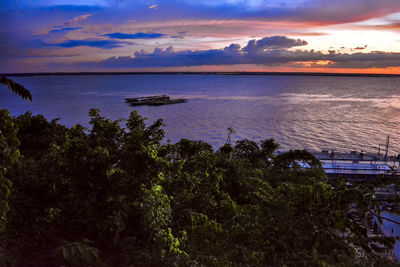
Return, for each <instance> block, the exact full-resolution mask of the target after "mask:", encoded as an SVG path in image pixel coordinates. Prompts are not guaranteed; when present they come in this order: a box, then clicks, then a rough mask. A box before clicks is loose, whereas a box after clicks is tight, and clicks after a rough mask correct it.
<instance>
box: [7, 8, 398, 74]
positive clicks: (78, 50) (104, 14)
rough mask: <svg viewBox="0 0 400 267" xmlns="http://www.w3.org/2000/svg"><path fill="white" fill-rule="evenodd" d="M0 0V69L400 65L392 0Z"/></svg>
mask: <svg viewBox="0 0 400 267" xmlns="http://www.w3.org/2000/svg"><path fill="white" fill-rule="evenodd" d="M0 3H1V4H0V73H22V72H79V71H107V72H112V71H225V72H230V71H284V72H339V73H389V74H400V1H399V0H379V1H377V0H335V1H332V0H202V1H199V0H80V1H76V0H0Z"/></svg>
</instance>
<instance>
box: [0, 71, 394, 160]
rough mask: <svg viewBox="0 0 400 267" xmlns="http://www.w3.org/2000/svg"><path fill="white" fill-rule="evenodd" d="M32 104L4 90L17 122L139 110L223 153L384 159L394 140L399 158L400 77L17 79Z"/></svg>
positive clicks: (173, 133) (175, 134)
mask: <svg viewBox="0 0 400 267" xmlns="http://www.w3.org/2000/svg"><path fill="white" fill-rule="evenodd" d="M11 78H13V79H14V80H15V81H16V82H18V83H20V84H22V85H24V86H25V87H26V88H27V89H29V90H30V91H31V93H32V95H33V101H32V102H29V101H27V100H22V99H21V98H19V97H18V96H16V95H14V94H13V93H11V91H9V90H7V89H6V88H4V89H3V88H0V89H1V90H0V108H5V109H8V110H9V111H10V112H11V114H12V115H13V116H18V115H21V114H24V113H25V112H27V111H31V112H32V113H33V114H43V115H44V116H45V117H46V118H47V119H49V120H51V119H54V118H59V119H60V123H62V124H64V125H66V126H68V127H71V126H73V125H75V124H81V125H83V126H85V127H90V125H89V120H90V117H89V109H91V108H98V109H100V112H101V115H102V116H105V117H107V118H110V119H112V120H116V119H119V118H128V117H129V114H130V112H132V111H133V110H137V111H138V113H139V114H140V115H141V116H143V117H145V118H147V124H151V123H152V122H154V121H155V120H157V119H160V118H162V119H163V120H164V123H165V126H164V130H165V134H166V140H167V139H169V140H171V142H172V143H175V142H178V141H179V140H180V139H181V138H188V139H192V140H202V141H204V142H207V143H210V144H211V145H212V146H213V147H214V148H215V149H216V150H217V149H218V148H219V147H220V146H222V145H223V144H224V143H225V142H227V137H228V130H227V129H228V128H229V127H231V128H233V129H234V131H235V133H234V134H232V135H231V136H230V137H231V140H232V143H235V142H236V141H237V140H242V139H249V140H253V141H256V142H258V141H260V140H263V139H267V138H273V139H275V140H276V141H277V142H278V143H279V144H280V146H281V147H280V149H281V150H288V149H308V150H311V151H320V150H327V149H329V150H335V151H343V152H348V151H352V150H353V151H354V150H356V151H361V150H362V151H364V152H367V153H368V152H371V153H377V151H378V147H379V146H381V149H382V148H383V144H385V143H386V138H387V136H388V135H390V148H389V154H390V155H397V154H398V153H400V131H399V130H400V127H399V126H400V78H399V77H337V76H334V77H332V76H276V75H192V74H185V75H161V74H160V75H86V76H85V75H83V76H74V75H71V76H31V77H11ZM162 94H166V95H169V96H170V97H171V98H187V99H188V102H187V103H180V104H171V105H163V106H135V107H132V106H130V105H129V104H127V103H125V102H124V99H125V98H128V97H135V96H148V95H162Z"/></svg>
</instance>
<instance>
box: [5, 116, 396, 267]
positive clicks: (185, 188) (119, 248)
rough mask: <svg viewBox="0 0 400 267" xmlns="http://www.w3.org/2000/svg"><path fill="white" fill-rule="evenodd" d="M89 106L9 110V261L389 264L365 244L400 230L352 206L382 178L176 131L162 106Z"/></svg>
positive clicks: (364, 204)
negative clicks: (337, 173) (75, 111)
mask: <svg viewBox="0 0 400 267" xmlns="http://www.w3.org/2000/svg"><path fill="white" fill-rule="evenodd" d="M90 116H91V120H90V125H91V128H90V129H87V128H84V127H82V126H80V125H76V126H74V127H71V128H67V127H65V126H63V125H61V124H59V123H58V121H57V120H52V121H50V122H49V121H47V120H46V118H44V117H43V116H41V115H37V116H32V114H31V113H29V112H28V113H26V114H24V115H21V116H19V117H16V118H13V117H11V116H10V114H9V112H8V111H7V110H0V197H1V199H0V216H1V220H0V266H391V265H393V263H391V262H390V261H388V260H387V259H384V258H382V257H381V256H380V255H378V253H376V252H375V251H374V249H373V248H372V246H371V245H370V244H372V243H374V244H375V248H376V247H377V245H376V244H377V243H380V244H383V245H385V246H386V247H387V248H392V247H393V245H394V239H393V238H391V237H386V238H384V237H368V236H367V235H366V232H365V228H362V227H360V225H359V224H356V223H354V221H352V219H351V217H349V216H348V211H349V207H351V206H352V207H355V208H356V209H357V210H358V212H359V213H360V216H361V217H362V216H363V215H364V214H365V213H366V212H367V210H368V208H371V207H373V206H374V205H375V204H374V201H375V200H374V197H373V185H370V184H369V185H364V184H359V185H358V184H353V185H352V186H349V185H348V184H346V181H342V180H337V181H330V182H329V181H328V180H327V179H326V175H325V173H324V170H323V168H322V167H321V165H320V162H319V161H318V160H317V159H315V158H314V156H312V155H311V154H310V153H308V152H307V151H290V152H287V153H284V154H280V155H278V156H275V155H274V151H275V150H276V149H277V148H278V144H277V143H275V141H274V140H273V139H266V140H263V141H261V142H259V143H256V142H253V141H250V140H241V141H238V142H236V143H235V144H230V143H227V144H225V145H224V146H222V147H221V148H220V149H218V151H214V150H213V148H212V147H211V145H209V144H207V143H204V142H202V141H191V140H187V139H182V140H181V141H180V142H178V143H176V144H170V143H168V142H165V141H164V140H163V139H164V131H163V130H162V126H163V122H162V120H158V121H156V122H154V123H153V124H152V125H146V124H145V120H144V119H143V118H142V117H141V116H139V115H138V114H137V113H136V112H135V111H134V112H132V113H131V114H130V117H129V119H128V120H126V121H125V123H126V128H125V127H122V126H121V124H122V123H121V122H122V121H121V120H117V121H112V120H109V119H107V118H105V117H102V116H101V115H100V112H99V111H98V110H91V111H90ZM125 123H124V125H125ZM304 166H308V167H307V168H304ZM378 247H379V246H378Z"/></svg>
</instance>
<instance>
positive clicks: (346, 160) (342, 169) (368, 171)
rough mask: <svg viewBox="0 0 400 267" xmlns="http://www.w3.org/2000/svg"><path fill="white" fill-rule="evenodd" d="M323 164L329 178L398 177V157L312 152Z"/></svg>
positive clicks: (357, 153) (360, 153) (356, 152)
mask: <svg viewBox="0 0 400 267" xmlns="http://www.w3.org/2000/svg"><path fill="white" fill-rule="evenodd" d="M311 153H312V154H313V155H314V156H315V157H316V158H317V159H318V160H319V161H320V162H321V164H322V167H323V168H324V170H325V173H326V174H327V176H328V177H329V178H335V177H346V178H348V179H351V180H370V179H375V178H378V177H384V176H393V175H396V176H398V175H399V174H398V173H396V171H395V170H398V168H399V158H398V157H388V155H387V154H385V155H380V154H368V153H364V152H362V151H361V152H358V151H351V152H350V153H341V152H335V151H333V150H332V151H327V150H324V151H321V152H311Z"/></svg>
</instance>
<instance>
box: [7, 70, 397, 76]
mask: <svg viewBox="0 0 400 267" xmlns="http://www.w3.org/2000/svg"><path fill="white" fill-rule="evenodd" d="M1 75H3V76H8V77H30V76H75V75H78V76H79V75H277V76H343V77H400V74H364V73H324V72H247V71H240V72H189V71H187V72H185V71H184V72H168V71H165V72H38V73H6V74H0V76H1Z"/></svg>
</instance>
